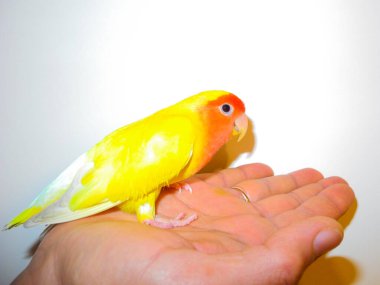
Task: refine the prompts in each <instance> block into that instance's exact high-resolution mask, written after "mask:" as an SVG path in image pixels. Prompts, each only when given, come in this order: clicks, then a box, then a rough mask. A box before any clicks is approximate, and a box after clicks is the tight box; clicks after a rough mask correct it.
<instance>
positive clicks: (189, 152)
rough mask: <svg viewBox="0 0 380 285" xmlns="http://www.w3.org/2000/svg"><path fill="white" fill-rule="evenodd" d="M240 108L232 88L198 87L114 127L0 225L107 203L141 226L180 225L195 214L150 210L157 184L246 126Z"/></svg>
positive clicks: (194, 168) (98, 208)
mask: <svg viewBox="0 0 380 285" xmlns="http://www.w3.org/2000/svg"><path fill="white" fill-rule="evenodd" d="M244 112H245V107H244V104H243V102H242V101H241V100H240V99H239V98H238V97H237V96H235V95H234V94H232V93H229V92H226V91H219V90H213V91H205V92H201V93H199V94H197V95H194V96H191V97H189V98H187V99H185V100H183V101H180V102H178V103H177V104H174V105H172V106H170V107H167V108H165V109H163V110H161V111H158V112H156V113H154V114H153V115H150V116H148V117H146V118H144V119H142V120H139V121H137V122H134V123H132V124H129V125H127V126H124V127H122V128H120V129H117V130H116V131H114V132H112V133H111V134H109V135H108V136H106V137H105V138H104V139H103V140H101V141H100V142H99V143H97V144H96V145H95V146H93V147H92V148H91V149H90V150H89V151H87V152H86V153H84V154H82V155H81V156H80V157H79V158H77V159H76V160H75V161H74V162H73V163H72V164H71V165H70V166H69V167H68V168H66V169H65V170H64V171H63V172H62V173H61V174H60V175H59V176H58V177H57V178H56V179H55V180H54V181H53V182H52V183H50V184H49V185H48V186H47V187H46V188H45V189H44V190H43V191H42V192H41V193H40V194H39V195H38V196H37V197H36V198H35V199H34V200H33V201H32V203H31V204H30V205H29V207H28V208H26V209H25V210H24V211H23V212H21V213H20V214H19V215H18V216H16V217H15V218H14V219H13V220H12V221H10V222H9V223H8V224H7V225H6V226H5V227H4V228H5V229H10V228H12V227H16V226H19V225H21V224H24V226H25V227H30V226H34V225H38V224H57V223H63V222H68V221H72V220H76V219H79V218H83V217H87V216H90V215H94V214H96V213H99V212H102V211H105V210H107V209H110V208H112V207H115V206H117V207H119V208H120V209H121V210H122V211H125V212H128V213H136V215H137V219H138V220H139V221H140V222H143V223H146V224H149V225H153V226H157V227H161V228H172V227H177V226H185V225H187V224H189V223H191V222H192V221H193V220H195V219H196V218H197V216H196V214H193V215H190V216H188V217H185V215H184V214H183V213H181V214H180V215H179V216H177V218H172V219H171V218H167V219H165V218H158V217H157V216H156V214H155V212H156V211H155V202H156V199H157V197H158V195H159V194H160V191H161V189H162V188H163V187H166V186H169V185H175V184H176V183H179V182H181V181H182V180H184V179H186V178H188V177H190V176H192V175H194V174H195V173H197V172H198V171H199V170H200V169H201V168H202V167H203V166H204V165H205V164H206V163H207V162H208V161H209V160H210V159H211V158H212V156H213V155H214V154H215V153H216V152H217V151H218V149H220V147H222V146H223V145H224V144H225V143H226V142H227V141H228V140H229V139H230V138H231V137H232V136H237V135H238V136H239V140H240V139H241V138H242V137H243V136H244V134H245V133H246V130H247V126H248V119H247V116H246V115H245V113H244ZM182 186H183V185H182ZM185 188H186V187H185Z"/></svg>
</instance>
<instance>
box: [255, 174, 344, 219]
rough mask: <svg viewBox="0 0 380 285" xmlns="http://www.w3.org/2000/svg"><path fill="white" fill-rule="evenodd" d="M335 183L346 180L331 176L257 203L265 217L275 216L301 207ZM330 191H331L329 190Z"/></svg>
mask: <svg viewBox="0 0 380 285" xmlns="http://www.w3.org/2000/svg"><path fill="white" fill-rule="evenodd" d="M335 184H344V185H347V184H345V181H344V180H343V179H341V178H339V177H330V178H326V179H322V180H320V181H318V182H317V183H312V184H307V185H305V186H302V187H300V188H296V189H295V190H294V191H290V192H289V193H284V194H279V195H274V196H269V197H267V198H264V199H261V200H259V201H257V202H256V203H255V206H256V207H258V208H259V209H260V210H261V212H262V214H263V215H264V216H265V217H268V218H270V217H273V216H276V215H279V214H281V213H284V212H288V211H291V210H294V209H296V208H298V207H300V206H301V205H302V204H303V203H305V202H306V201H307V200H309V199H311V198H313V197H315V196H317V195H318V194H319V193H321V192H322V191H323V190H324V189H327V188H328V187H330V186H332V185H335ZM327 192H328V193H330V192H331V191H327Z"/></svg>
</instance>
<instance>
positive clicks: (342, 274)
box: [298, 256, 360, 285]
mask: <svg viewBox="0 0 380 285" xmlns="http://www.w3.org/2000/svg"><path fill="white" fill-rule="evenodd" d="M359 273H360V271H359V270H358V268H357V266H356V265H355V263H354V262H353V261H351V260H350V259H348V258H346V257H342V256H333V257H326V256H322V257H321V258H319V259H317V260H316V261H315V262H314V263H313V264H312V265H310V266H309V268H308V269H307V270H306V271H305V273H304V275H303V276H302V278H301V280H300V281H299V283H298V284H299V285H314V284H318V285H319V284H323V285H348V284H353V283H354V282H355V281H356V280H357V279H358V276H359Z"/></svg>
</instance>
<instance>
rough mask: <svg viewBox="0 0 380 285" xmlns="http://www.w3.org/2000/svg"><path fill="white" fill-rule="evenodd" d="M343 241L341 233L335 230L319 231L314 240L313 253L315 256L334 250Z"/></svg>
mask: <svg viewBox="0 0 380 285" xmlns="http://www.w3.org/2000/svg"><path fill="white" fill-rule="evenodd" d="M342 239H343V232H342V231H339V230H337V229H330V230H324V231H321V232H320V233H319V234H318V235H317V236H316V238H315V239H314V244H313V245H314V253H315V254H316V256H321V255H322V254H324V253H326V252H328V251H329V250H331V249H333V248H335V247H336V246H337V245H338V244H340V242H341V241H342Z"/></svg>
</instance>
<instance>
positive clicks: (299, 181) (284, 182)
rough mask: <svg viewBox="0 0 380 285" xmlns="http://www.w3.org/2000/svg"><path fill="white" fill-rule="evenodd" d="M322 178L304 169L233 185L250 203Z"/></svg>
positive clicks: (315, 172)
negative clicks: (243, 193)
mask: <svg viewBox="0 0 380 285" xmlns="http://www.w3.org/2000/svg"><path fill="white" fill-rule="evenodd" d="M322 178H323V176H322V174H321V173H319V172H318V171H317V170H314V169H311V168H306V169H301V170H298V171H295V172H292V173H290V174H287V175H277V176H271V177H265V178H261V179H250V180H245V181H242V182H240V183H237V184H236V185H234V187H238V188H239V189H241V190H243V191H244V192H245V193H246V194H247V196H248V198H249V200H250V201H251V202H254V201H259V200H262V199H265V198H267V197H270V196H273V195H278V194H282V193H288V192H291V191H293V190H295V189H296V188H299V187H302V186H304V185H307V184H310V183H315V182H317V181H319V180H321V179H322Z"/></svg>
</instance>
